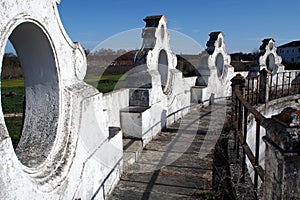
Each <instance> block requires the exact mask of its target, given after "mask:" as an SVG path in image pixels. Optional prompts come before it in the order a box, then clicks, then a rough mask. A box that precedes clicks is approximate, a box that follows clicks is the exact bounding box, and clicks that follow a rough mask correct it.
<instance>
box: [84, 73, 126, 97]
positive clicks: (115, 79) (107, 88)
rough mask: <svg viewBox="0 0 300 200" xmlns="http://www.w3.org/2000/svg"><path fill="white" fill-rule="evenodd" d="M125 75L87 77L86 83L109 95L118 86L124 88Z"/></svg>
mask: <svg viewBox="0 0 300 200" xmlns="http://www.w3.org/2000/svg"><path fill="white" fill-rule="evenodd" d="M124 79H125V77H124V76H123V75H104V76H102V77H101V78H100V80H99V77H97V76H87V77H86V78H85V79H84V81H85V82H86V83H88V84H90V85H92V86H94V87H96V88H97V89H98V90H99V91H100V92H103V93H107V92H111V91H113V90H114V89H115V87H116V84H117V86H118V88H119V87H122V86H124Z"/></svg>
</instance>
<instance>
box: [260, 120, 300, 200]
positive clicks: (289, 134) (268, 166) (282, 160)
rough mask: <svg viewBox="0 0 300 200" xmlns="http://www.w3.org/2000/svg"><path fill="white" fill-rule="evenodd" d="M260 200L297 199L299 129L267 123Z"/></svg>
mask: <svg viewBox="0 0 300 200" xmlns="http://www.w3.org/2000/svg"><path fill="white" fill-rule="evenodd" d="M267 127H268V128H267V130H266V136H264V137H263V139H264V141H265V142H266V153H265V182H264V199H265V200H268V199H298V198H299V197H300V187H299V185H300V138H299V136H297V133H298V131H299V128H287V127H285V126H284V125H282V124H280V123H278V122H277V121H275V120H274V119H269V121H268V122H267Z"/></svg>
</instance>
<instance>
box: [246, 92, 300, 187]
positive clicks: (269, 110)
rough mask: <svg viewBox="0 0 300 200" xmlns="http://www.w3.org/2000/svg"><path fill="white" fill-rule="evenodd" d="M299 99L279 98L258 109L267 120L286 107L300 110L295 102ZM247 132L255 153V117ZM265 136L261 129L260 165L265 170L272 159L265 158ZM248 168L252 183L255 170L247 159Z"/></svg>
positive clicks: (297, 96)
mask: <svg viewBox="0 0 300 200" xmlns="http://www.w3.org/2000/svg"><path fill="white" fill-rule="evenodd" d="M299 98H300V95H293V96H288V97H283V98H279V99H276V100H272V101H270V102H267V103H266V104H264V105H260V106H258V107H256V109H257V110H258V111H259V112H261V114H262V115H264V116H265V117H266V118H270V117H271V116H272V115H276V114H278V113H280V112H281V111H282V110H283V109H284V108H286V107H294V108H297V107H298V109H299V105H298V106H297V105H296V102H295V100H297V99H299ZM247 130H248V131H247V143H248V144H249V146H250V148H251V150H252V152H255V137H256V122H255V119H254V117H253V115H250V116H248V129H247ZM265 135H266V132H265V129H264V128H263V127H260V153H259V158H260V159H259V164H260V165H261V166H262V167H263V168H265V160H266V159H272V158H266V157H265V150H266V144H265V142H264V141H263V140H262V137H263V136H265ZM247 166H248V171H249V173H250V175H251V178H252V181H253V178H254V170H253V167H252V165H251V163H250V161H249V160H248V159H247ZM260 183H261V182H260Z"/></svg>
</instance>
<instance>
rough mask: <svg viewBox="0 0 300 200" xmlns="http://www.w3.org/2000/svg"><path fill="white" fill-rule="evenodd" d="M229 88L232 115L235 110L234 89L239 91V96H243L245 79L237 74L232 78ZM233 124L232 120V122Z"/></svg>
mask: <svg viewBox="0 0 300 200" xmlns="http://www.w3.org/2000/svg"><path fill="white" fill-rule="evenodd" d="M230 81H231V88H232V106H231V108H232V111H233V112H232V113H235V112H234V111H235V109H236V105H237V102H236V94H235V89H236V88H238V89H239V90H240V91H241V94H244V89H245V78H244V77H243V76H242V75H241V74H237V75H236V76H235V77H233V78H232V79H231V80H230ZM232 122H234V119H233V120H232Z"/></svg>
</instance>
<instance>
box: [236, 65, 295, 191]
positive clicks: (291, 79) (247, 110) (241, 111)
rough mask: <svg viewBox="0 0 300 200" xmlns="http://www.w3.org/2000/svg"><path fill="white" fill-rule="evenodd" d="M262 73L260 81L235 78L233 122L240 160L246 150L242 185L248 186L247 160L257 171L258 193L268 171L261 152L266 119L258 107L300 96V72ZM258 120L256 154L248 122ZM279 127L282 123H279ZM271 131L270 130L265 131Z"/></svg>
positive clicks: (255, 180)
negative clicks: (283, 98) (250, 137)
mask: <svg viewBox="0 0 300 200" xmlns="http://www.w3.org/2000/svg"><path fill="white" fill-rule="evenodd" d="M266 72H267V71H266V70H264V69H263V70H262V71H260V74H259V75H258V76H257V77H252V78H246V79H245V78H244V77H242V76H241V75H237V76H236V77H234V78H233V79H232V80H231V81H232V113H233V116H232V122H233V129H234V133H235V134H234V142H235V143H234V149H235V150H236V157H237V159H240V148H239V147H240V146H242V149H243V152H242V177H241V180H240V181H241V183H244V182H245V174H246V170H247V169H246V167H247V166H246V157H247V158H248V159H249V161H250V163H251V165H252V167H253V169H254V191H255V193H256V192H257V189H258V182H259V179H260V180H261V181H262V182H264V180H265V173H266V172H265V170H264V168H263V167H262V166H261V165H260V163H259V159H260V158H259V151H260V141H261V139H262V138H261V130H260V128H261V127H263V128H265V129H267V127H264V126H265V125H264V124H265V123H263V122H265V121H266V120H268V119H267V118H266V117H264V116H263V115H262V114H261V113H260V112H259V111H258V110H257V109H256V107H254V106H257V105H260V104H264V103H266V102H268V101H270V100H274V99H278V98H281V97H285V96H290V95H294V94H299V93H300V84H299V82H300V77H299V71H294V72H282V73H277V74H270V73H266ZM250 117H253V120H255V123H256V124H255V151H254V152H253V151H252V149H251V148H250V146H249V144H248V142H247V137H248V134H251V133H248V128H249V127H248V126H249V124H248V119H250ZM278 123H279V122H278ZM265 131H269V130H265ZM255 195H257V194H255Z"/></svg>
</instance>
